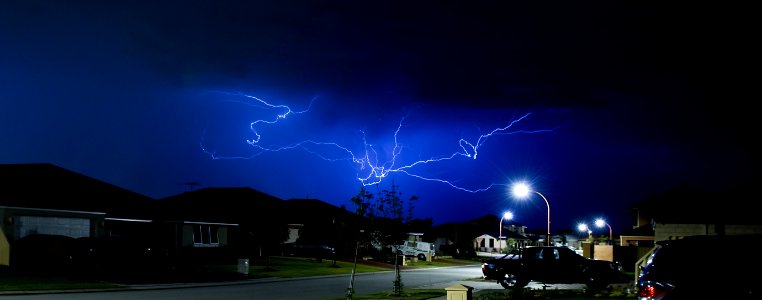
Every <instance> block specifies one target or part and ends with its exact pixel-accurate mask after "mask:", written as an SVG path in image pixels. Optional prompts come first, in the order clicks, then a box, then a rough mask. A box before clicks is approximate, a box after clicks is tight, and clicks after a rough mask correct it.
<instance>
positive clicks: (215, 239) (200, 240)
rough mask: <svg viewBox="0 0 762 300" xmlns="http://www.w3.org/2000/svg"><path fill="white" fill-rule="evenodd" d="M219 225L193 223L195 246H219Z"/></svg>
mask: <svg viewBox="0 0 762 300" xmlns="http://www.w3.org/2000/svg"><path fill="white" fill-rule="evenodd" d="M218 231H219V227H217V226H215V225H193V246H194V247H217V246H219V244H220V240H219V235H218Z"/></svg>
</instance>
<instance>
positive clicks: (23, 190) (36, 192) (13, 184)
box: [0, 163, 153, 217]
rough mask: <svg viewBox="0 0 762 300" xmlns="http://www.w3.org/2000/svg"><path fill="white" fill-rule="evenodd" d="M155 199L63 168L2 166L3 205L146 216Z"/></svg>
mask: <svg viewBox="0 0 762 300" xmlns="http://www.w3.org/2000/svg"><path fill="white" fill-rule="evenodd" d="M152 201H153V199H152V198H150V197H147V196H144V195H141V194H139V193H135V192H132V191H129V190H127V189H124V188H121V187H118V186H115V185H113V184H109V183H107V182H104V181H100V180H97V179H94V178H91V177H88V176H85V175H82V174H79V173H76V172H74V171H71V170H67V169H64V168H61V167H59V166H56V165H53V164H48V163H40V164H0V205H3V206H14V207H24V208H42V209H58V210H75V211H95V212H105V213H107V214H109V215H111V216H115V217H135V216H138V215H144V214H145V212H146V209H147V208H148V207H149V205H150V204H151V203H152Z"/></svg>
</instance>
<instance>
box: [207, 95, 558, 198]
mask: <svg viewBox="0 0 762 300" xmlns="http://www.w3.org/2000/svg"><path fill="white" fill-rule="evenodd" d="M238 95H239V96H243V97H246V98H248V99H250V101H252V102H251V103H248V104H250V105H256V106H259V107H263V108H266V109H275V110H277V111H278V112H276V113H275V114H274V116H273V118H271V119H268V120H266V119H259V120H255V121H253V122H251V123H250V125H249V128H250V130H251V131H252V133H253V134H254V138H252V139H248V140H246V143H248V144H249V145H250V146H251V147H253V148H254V149H255V150H256V151H255V152H254V153H253V154H252V155H250V156H247V157H240V156H239V157H225V156H219V155H217V154H216V153H214V152H213V151H210V150H208V149H207V148H206V147H205V146H204V145H203V142H202V145H201V148H202V150H203V151H204V152H205V153H206V154H208V155H210V156H211V157H212V158H213V159H248V158H254V157H256V156H259V155H261V154H263V153H268V152H270V153H271V152H279V151H286V150H292V149H297V148H299V149H302V150H304V151H306V152H308V153H311V154H313V155H315V156H317V157H319V158H321V159H323V160H326V161H332V162H335V161H340V160H346V161H350V162H351V163H353V164H354V165H355V166H356V168H357V170H358V171H357V173H358V175H357V180H359V181H360V182H361V183H362V184H363V185H364V186H369V185H375V184H379V183H381V182H382V181H383V180H384V179H385V178H387V177H388V176H390V174H393V173H401V174H405V175H408V176H411V177H414V178H418V179H420V180H425V181H434V182H439V183H443V184H447V185H449V186H450V187H452V188H455V189H458V190H461V191H466V192H470V193H476V192H483V191H487V190H489V189H491V188H493V187H495V186H503V185H505V184H504V183H492V184H489V185H487V186H484V187H481V188H476V189H474V188H466V187H463V186H459V185H457V184H455V183H454V182H453V181H451V180H447V179H441V178H435V177H428V176H424V175H421V174H418V173H417V172H416V168H418V167H420V166H423V165H430V164H441V163H444V162H446V161H450V160H455V159H459V158H460V159H463V158H466V159H469V158H470V159H474V160H476V158H477V156H478V154H479V149H480V148H481V147H482V146H484V145H485V143H486V142H487V141H488V140H489V139H490V138H493V137H494V136H496V135H507V134H519V133H527V134H532V133H542V132H552V131H553V130H554V129H541V130H512V128H513V127H514V125H516V124H517V123H519V122H521V121H522V120H524V119H525V118H527V117H529V116H530V115H531V113H527V114H524V115H522V116H521V117H519V118H517V119H515V120H513V121H511V122H509V123H508V124H507V125H506V126H504V127H500V128H495V129H493V130H491V131H490V132H488V133H485V134H481V135H479V137H478V138H477V139H476V140H475V141H473V142H472V141H469V140H466V139H463V138H461V139H460V140H458V146H459V147H460V149H461V151H457V152H454V153H451V154H449V155H445V156H440V157H432V158H429V159H424V160H418V161H415V162H413V163H409V164H404V165H403V164H402V163H401V162H400V159H399V156H400V155H401V154H402V151H403V146H402V144H401V143H400V142H399V140H398V135H399V133H400V131H401V130H402V127H403V124H404V121H405V118H404V117H403V118H402V119H401V120H400V121H399V123H398V124H397V127H396V129H395V130H394V132H393V135H392V140H393V147H392V150H391V153H390V155H389V156H390V158H389V159H387V160H382V159H381V156H382V155H380V154H379V152H378V151H377V150H376V149H375V147H374V146H373V144H371V143H369V142H368V141H367V138H366V135H365V132H363V131H360V133H362V145H363V146H362V149H360V150H358V151H352V150H351V149H350V148H348V147H345V146H342V145H340V144H339V143H336V142H331V141H316V140H311V139H308V140H302V141H299V142H296V143H292V144H287V145H276V146H264V145H263V144H262V139H263V137H262V135H261V134H260V132H261V130H260V129H261V128H262V127H264V126H275V125H277V123H279V122H282V121H284V120H286V118H287V117H289V116H292V115H299V114H303V113H307V112H308V111H309V110H310V108H311V107H312V104H313V102H314V100H315V99H312V101H311V102H310V104H309V106H308V107H307V108H306V109H304V110H301V111H296V110H292V109H291V108H290V107H289V106H287V105H275V104H271V103H269V102H267V101H265V100H262V99H260V98H258V97H255V96H251V95H245V94H238ZM320 147H329V148H333V149H334V150H336V151H338V152H340V153H344V155H343V156H342V157H340V158H335V157H328V156H327V155H325V154H324V153H323V152H321V151H318V150H315V148H320Z"/></svg>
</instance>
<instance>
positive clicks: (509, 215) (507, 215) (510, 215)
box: [497, 211, 513, 253]
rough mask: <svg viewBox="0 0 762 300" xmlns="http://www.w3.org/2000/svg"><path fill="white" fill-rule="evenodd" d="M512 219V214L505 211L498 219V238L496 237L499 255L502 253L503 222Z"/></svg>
mask: <svg viewBox="0 0 762 300" xmlns="http://www.w3.org/2000/svg"><path fill="white" fill-rule="evenodd" d="M510 219H513V213H512V212H510V211H506V212H504V213H503V217H502V218H500V236H499V237H497V238H498V241H499V242H500V245H499V246H500V253H502V252H503V220H510Z"/></svg>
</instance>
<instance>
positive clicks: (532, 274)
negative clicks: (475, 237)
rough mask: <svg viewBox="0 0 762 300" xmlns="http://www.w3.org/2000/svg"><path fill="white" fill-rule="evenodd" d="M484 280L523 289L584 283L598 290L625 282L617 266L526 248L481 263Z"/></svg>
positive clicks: (561, 252) (563, 250)
mask: <svg viewBox="0 0 762 300" xmlns="http://www.w3.org/2000/svg"><path fill="white" fill-rule="evenodd" d="M482 275H483V276H484V279H487V280H495V281H496V282H497V283H499V284H500V285H501V286H503V288H506V289H508V288H523V287H525V286H526V285H527V284H529V282H530V281H538V282H543V283H584V284H586V285H587V286H588V287H590V288H591V289H602V288H605V287H607V286H608V285H609V284H611V283H616V282H622V281H623V280H624V278H625V276H624V271H623V269H622V265H621V264H619V263H618V262H611V261H605V260H595V259H589V258H586V257H584V256H581V255H579V254H577V253H576V252H574V250H572V249H570V248H568V247H562V246H560V247H545V246H542V247H527V248H523V249H521V250H520V251H519V252H518V253H514V254H506V255H504V256H502V257H499V258H492V259H487V260H484V261H483V262H482Z"/></svg>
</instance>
